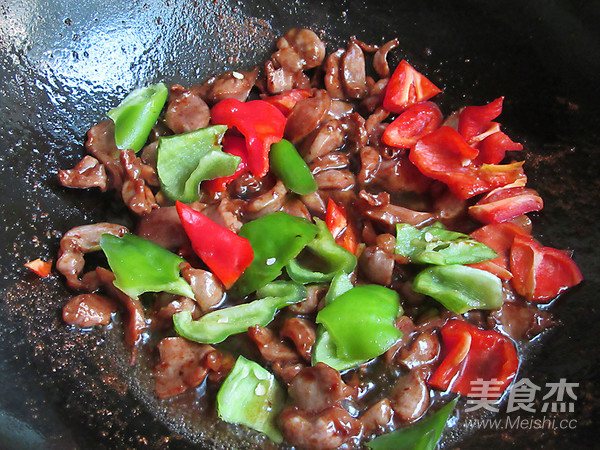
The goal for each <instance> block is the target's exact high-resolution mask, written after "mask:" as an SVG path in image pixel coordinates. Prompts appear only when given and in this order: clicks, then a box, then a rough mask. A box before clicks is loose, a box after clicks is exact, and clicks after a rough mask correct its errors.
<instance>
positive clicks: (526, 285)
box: [510, 235, 583, 302]
mask: <svg viewBox="0 0 600 450" xmlns="http://www.w3.org/2000/svg"><path fill="white" fill-rule="evenodd" d="M510 271H511V272H512V274H513V286H514V287H515V290H516V291H517V292H518V293H519V294H521V295H522V296H524V297H525V298H526V299H527V300H529V301H534V302H543V301H547V300H550V299H553V298H554V297H556V296H557V295H558V294H560V293H561V292H563V291H565V290H566V289H568V288H570V287H573V286H575V285H577V284H579V283H581V282H582V281H583V275H582V274H581V271H580V270H579V267H577V264H575V261H573V260H572V259H571V257H570V256H569V255H568V254H567V253H566V252H563V251H561V250H557V249H555V248H552V247H542V246H541V245H539V244H538V243H537V242H535V241H534V240H533V238H531V237H525V236H521V235H517V236H515V238H514V240H513V243H512V246H511V250H510Z"/></svg>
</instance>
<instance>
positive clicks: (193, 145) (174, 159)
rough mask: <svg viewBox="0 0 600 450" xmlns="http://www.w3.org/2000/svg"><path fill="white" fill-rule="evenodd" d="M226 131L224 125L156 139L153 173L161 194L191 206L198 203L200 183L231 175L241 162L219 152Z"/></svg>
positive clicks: (237, 158) (233, 156) (232, 156)
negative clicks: (163, 193) (157, 179)
mask: <svg viewBox="0 0 600 450" xmlns="http://www.w3.org/2000/svg"><path fill="white" fill-rule="evenodd" d="M226 131H227V126H226V125H214V126H212V127H207V128H201V129H199V130H195V131H190V132H189V133H183V134H176V135H173V136H166V137H161V138H160V139H159V141H158V150H157V154H156V170H157V172H158V178H159V180H160V184H161V188H162V190H163V191H164V192H165V194H167V195H168V196H169V197H170V198H171V199H173V200H179V201H182V202H184V203H191V202H193V201H195V200H198V195H199V193H198V186H199V185H200V183H201V182H202V181H204V180H212V179H214V178H218V177H225V176H229V175H233V174H234V173H235V171H236V170H237V167H238V165H239V164H240V161H241V158H240V157H239V156H235V155H231V154H229V153H225V152H223V150H222V146H221V141H222V140H223V136H224V135H225V132H226Z"/></svg>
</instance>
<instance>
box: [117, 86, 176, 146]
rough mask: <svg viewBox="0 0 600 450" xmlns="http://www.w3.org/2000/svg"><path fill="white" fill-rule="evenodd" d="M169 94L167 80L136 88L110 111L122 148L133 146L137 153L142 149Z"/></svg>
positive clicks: (118, 144)
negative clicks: (165, 82)
mask: <svg viewBox="0 0 600 450" xmlns="http://www.w3.org/2000/svg"><path fill="white" fill-rule="evenodd" d="M168 94H169V90H168V89H167V86H166V85H165V84H164V83H158V84H154V85H152V86H148V87H144V88H140V89H136V90H135V91H133V92H131V93H130V94H129V95H128V96H127V97H125V100H123V101H122V102H121V103H120V104H119V106H117V107H116V108H113V109H111V110H110V111H109V112H108V114H107V115H108V117H110V118H111V119H112V120H113V122H114V123H115V142H116V144H117V147H118V148H119V149H121V150H127V149H132V150H133V151H134V152H136V153H137V152H139V151H140V150H141V149H142V147H143V146H144V144H145V143H146V141H147V140H148V136H149V135H150V131H152V127H153V126H154V124H155V123H156V121H157V120H158V116H159V115H160V112H161V111H162V109H163V106H164V105H165V102H166V101H167V96H168Z"/></svg>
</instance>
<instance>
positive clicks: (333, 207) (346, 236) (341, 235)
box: [325, 198, 358, 255]
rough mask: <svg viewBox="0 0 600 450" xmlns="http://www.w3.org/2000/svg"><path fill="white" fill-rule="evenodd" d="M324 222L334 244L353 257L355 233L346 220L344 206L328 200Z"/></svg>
mask: <svg viewBox="0 0 600 450" xmlns="http://www.w3.org/2000/svg"><path fill="white" fill-rule="evenodd" d="M325 222H326V223H327V228H329V231H331V234H332V236H333V237H334V239H335V242H336V243H337V244H338V245H340V246H342V247H344V248H345V249H346V250H348V251H349V252H350V253H352V254H353V255H355V254H356V250H357V248H358V238H357V232H356V229H355V228H354V226H353V225H352V222H351V221H349V220H348V217H347V215H346V209H345V207H344V205H338V204H337V203H336V202H334V201H333V200H332V199H331V198H330V199H329V200H328V201H327V211H326V213H325Z"/></svg>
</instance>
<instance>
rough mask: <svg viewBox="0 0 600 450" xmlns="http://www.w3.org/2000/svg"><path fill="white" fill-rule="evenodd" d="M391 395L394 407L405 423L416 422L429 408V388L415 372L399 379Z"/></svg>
mask: <svg viewBox="0 0 600 450" xmlns="http://www.w3.org/2000/svg"><path fill="white" fill-rule="evenodd" d="M390 395H391V396H390V399H391V402H392V407H393V408H394V411H395V412H396V415H397V416H398V417H399V418H400V420H402V421H403V422H414V421H415V420H417V419H419V418H420V417H422V416H423V414H425V412H426V411H427V408H429V400H430V399H429V388H428V387H427V384H426V383H425V381H424V380H423V379H422V378H421V376H420V375H419V374H418V373H417V371H415V370H412V371H410V372H409V373H408V374H407V375H404V376H402V377H400V378H398V380H397V381H396V384H395V385H394V387H393V389H392V392H391V394H390Z"/></svg>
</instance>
